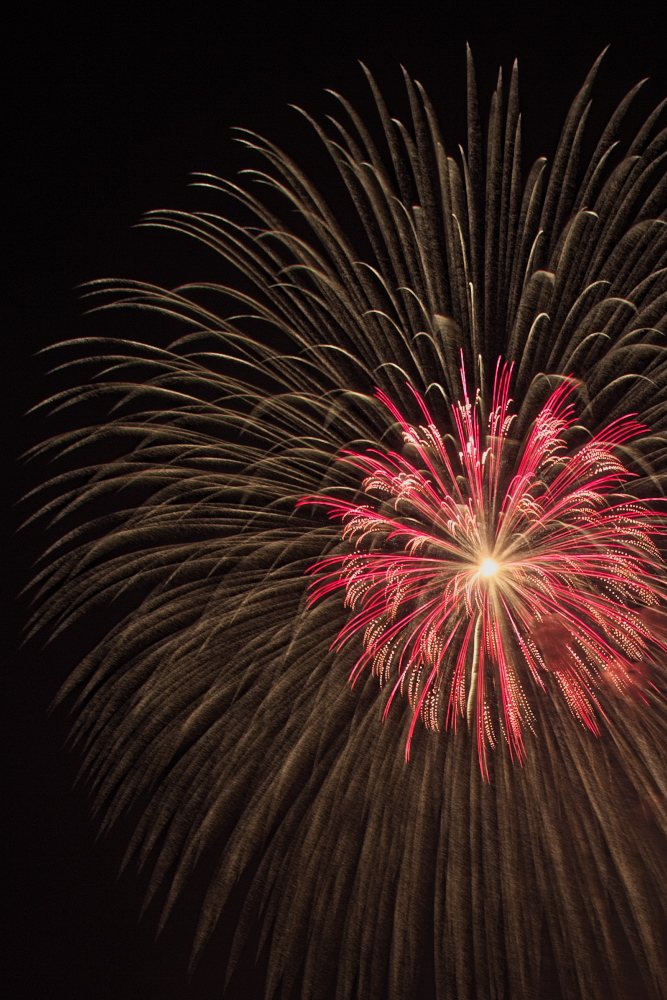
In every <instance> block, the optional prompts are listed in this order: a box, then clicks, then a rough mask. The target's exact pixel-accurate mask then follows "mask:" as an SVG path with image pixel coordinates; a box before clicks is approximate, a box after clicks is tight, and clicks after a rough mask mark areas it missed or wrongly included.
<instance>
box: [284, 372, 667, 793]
mask: <svg viewBox="0 0 667 1000" xmlns="http://www.w3.org/2000/svg"><path fill="white" fill-rule="evenodd" d="M461 379H462V384H463V401H462V402H460V403H458V404H457V405H455V406H454V407H452V411H451V413H452V425H453V427H452V429H453V431H454V433H453V434H448V435H444V434H442V433H441V432H440V431H439V430H438V427H437V426H436V422H435V420H434V418H433V416H432V414H431V413H430V412H429V409H428V408H427V406H426V404H425V403H424V400H423V399H422V397H421V396H420V395H419V394H418V393H417V392H415V398H416V399H417V402H418V403H419V406H420V409H421V411H422V413H423V416H424V418H425V420H426V426H420V427H412V426H411V425H410V424H408V423H407V422H406V420H405V418H404V417H403V416H402V415H401V413H400V412H399V410H398V409H397V408H396V407H395V406H394V405H393V404H392V403H391V401H390V400H389V399H388V398H387V397H386V395H385V394H384V393H383V392H381V391H378V394H377V395H378V398H379V399H380V400H381V401H382V402H383V403H384V404H385V405H386V407H387V409H388V410H389V412H390V413H391V415H392V417H393V418H394V419H395V420H396V422H397V424H398V425H399V426H400V427H401V431H402V436H403V441H404V449H403V454H398V453H396V452H388V453H386V454H382V453H378V452H376V453H375V454H367V455H358V454H350V455H348V456H346V461H347V462H349V463H350V464H352V465H353V466H354V467H355V468H358V469H360V470H361V471H362V473H363V474H364V475H365V478H364V480H363V483H362V488H363V490H364V491H365V492H366V493H367V494H369V495H370V496H371V497H373V498H374V499H375V503H373V504H363V505H359V504H355V503H350V502H349V501H342V500H340V499H326V498H321V499H320V500H319V502H320V503H321V504H322V505H324V506H325V507H328V508H329V510H330V511H331V516H332V517H334V518H340V519H342V520H343V521H344V522H345V529H344V531H343V538H346V539H349V540H351V541H353V542H354V552H353V553H352V554H350V555H338V556H335V557H333V558H329V559H326V560H324V561H322V562H321V563H319V564H318V565H317V566H316V567H315V569H316V570H318V571H320V572H322V573H323V579H322V580H321V581H320V582H318V584H317V586H316V587H315V590H314V596H313V600H318V599H320V598H322V597H324V596H325V595H327V594H329V593H332V592H335V591H336V590H338V589H340V588H345V591H346V604H347V606H348V607H351V608H352V609H353V610H354V611H355V612H356V614H355V615H354V616H353V617H352V618H351V619H350V621H349V622H348V623H347V624H346V625H345V627H344V628H343V630H342V631H341V634H340V636H339V638H338V639H337V641H336V644H335V648H337V649H338V648H342V647H343V646H344V644H345V643H346V641H348V640H349V639H350V638H351V637H352V636H353V635H355V633H357V632H358V631H362V632H363V636H364V646H365V651H364V653H363V655H362V656H361V657H360V658H359V659H358V661H357V662H356V664H355V666H354V669H353V672H352V678H351V679H352V681H353V682H354V681H355V680H356V679H357V677H358V676H359V673H360V672H361V671H362V670H363V668H364V667H365V666H367V665H368V664H369V663H370V664H371V665H372V669H373V672H374V673H375V674H376V675H377V676H378V677H379V678H380V680H381V682H383V683H385V682H391V683H392V685H393V686H392V690H391V695H390V697H389V699H388V701H387V705H386V708H385V715H386V713H387V712H388V711H389V708H390V706H391V703H392V701H393V699H394V696H395V695H396V693H397V692H398V691H399V690H401V691H407V694H408V698H409V701H410V704H411V706H412V708H413V711H414V715H413V721H412V725H411V727H410V731H409V735H408V740H407V748H406V750H407V756H408V757H409V752H410V744H411V742H412V737H413V733H414V729H415V725H416V723H417V720H418V719H419V717H420V716H421V718H422V719H423V721H424V722H425V724H426V726H427V727H428V728H429V729H433V730H439V729H440V727H441V719H442V716H443V709H442V700H443V695H444V696H445V697H446V701H447V709H446V725H449V724H450V723H452V722H453V725H454V728H455V729H456V724H457V718H458V717H459V716H466V717H467V721H468V723H469V724H470V723H472V721H473V719H474V722H475V727H476V730H477V745H478V748H479V755H480V766H481V769H482V772H483V773H484V774H485V776H487V777H488V769H487V766H486V746H487V744H489V745H491V746H492V747H493V746H495V745H496V735H495V730H494V724H493V721H492V712H491V707H490V705H491V703H495V702H497V703H498V704H499V705H500V706H501V720H500V726H501V729H502V732H503V735H504V736H505V738H506V740H507V742H508V744H509V749H510V752H511V754H512V756H513V757H516V758H517V759H518V760H522V759H523V757H524V754H525V749H524V743H523V739H522V725H523V724H524V723H528V725H530V724H531V719H532V718H533V716H532V713H531V711H530V707H529V701H528V699H527V697H526V690H527V689H528V688H530V687H537V688H539V689H541V690H544V689H545V685H546V682H547V675H549V674H551V675H553V676H554V677H555V679H556V681H557V683H558V685H559V687H560V689H561V691H562V694H563V696H564V698H565V700H566V702H567V704H568V706H569V708H570V710H571V711H572V712H573V714H574V715H575V716H576V717H577V718H578V719H580V720H581V721H582V722H583V723H584V724H585V725H586V726H587V727H588V728H589V729H590V730H592V731H593V732H594V733H596V734H597V733H598V732H599V729H598V724H597V722H596V712H595V709H597V710H598V711H602V708H601V705H600V702H599V700H598V697H597V696H596V689H597V690H599V689H600V688H602V689H604V685H605V682H607V684H611V685H613V686H614V687H615V688H616V689H617V691H618V692H619V693H624V692H625V691H627V689H628V688H630V687H634V686H636V685H637V684H638V666H639V665H640V664H642V663H647V662H653V663H655V662H656V658H657V659H658V660H659V659H660V657H661V655H662V654H664V653H665V652H666V651H667V641H666V639H665V636H664V630H663V631H662V633H661V631H659V630H656V629H654V630H653V631H651V630H650V629H649V627H648V625H647V611H649V609H658V608H660V607H661V606H662V604H663V601H664V594H665V588H664V569H663V562H662V558H661V555H660V553H659V551H658V548H657V546H656V540H657V539H658V537H659V536H660V535H662V534H664V528H663V527H662V526H661V521H660V519H659V518H658V517H657V515H656V513H655V510H654V509H653V508H652V507H651V506H650V505H649V504H648V503H646V502H643V501H638V500H637V498H635V497H631V496H628V495H619V494H620V491H621V490H622V488H623V486H624V484H625V483H626V482H627V481H628V480H629V479H630V478H633V474H632V473H630V472H629V471H628V469H627V468H626V467H625V466H624V464H623V462H622V461H621V460H620V458H619V457H618V456H617V451H618V449H619V447H620V446H622V445H624V444H625V443H626V442H628V441H629V440H631V439H632V438H633V437H637V436H638V435H641V434H642V433H643V432H645V431H646V428H644V427H642V425H641V424H638V423H637V422H636V421H635V420H633V419H632V418H631V417H623V418H620V419H618V420H616V421H613V422H612V423H610V424H608V425H607V426H606V427H605V428H604V429H603V430H601V431H599V432H598V433H597V434H595V435H594V436H593V437H591V439H590V440H588V441H587V442H586V443H585V444H583V445H582V446H581V447H579V448H577V449H576V450H574V451H570V452H568V450H567V443H566V441H565V440H564V435H566V434H567V432H568V431H571V430H572V429H573V426H574V424H575V416H574V405H573V403H572V402H571V396H572V394H573V391H574V389H575V385H574V384H573V382H572V380H568V379H565V380H563V381H562V383H561V385H560V386H559V387H558V388H557V389H556V390H555V391H554V392H553V393H552V395H551V396H550V397H549V399H548V400H547V402H546V404H545V405H544V407H543V408H542V410H541V411H540V412H539V414H538V415H537V417H536V419H535V421H534V424H533V426H532V428H531V429H530V431H529V432H528V433H527V434H526V435H525V436H524V438H523V440H522V441H517V440H516V439H514V438H513V437H512V433H511V431H512V423H513V420H514V418H513V415H512V414H511V409H510V404H511V400H510V398H509V391H510V381H511V366H508V365H505V366H503V367H502V368H501V366H500V362H499V363H498V367H497V371H496V378H495V381H494V386H493V395H492V400H491V406H490V412H489V413H488V416H487V419H486V421H485V420H484V414H483V406H482V400H481V397H480V395H479V394H478V395H477V397H476V398H475V399H474V401H473V402H471V400H470V397H469V394H468V387H467V380H466V375H465V370H464V369H463V368H462V369H461ZM485 424H486V427H485V426H484V425H485ZM304 502H306V501H304ZM655 617H657V619H658V621H659V620H660V612H659V611H657V612H656V615H655V616H654V618H655Z"/></svg>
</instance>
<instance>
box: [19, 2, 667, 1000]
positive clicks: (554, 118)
mask: <svg viewBox="0 0 667 1000" xmlns="http://www.w3.org/2000/svg"><path fill="white" fill-rule="evenodd" d="M362 6H363V5H362ZM404 6H405V15H404V16H403V17H401V18H398V17H396V18H393V19H391V18H386V17H380V16H378V18H377V19H376V18H374V17H371V16H367V17H363V16H361V15H359V16H358V17H357V18H356V19H355V18H353V19H351V20H349V21H344V20H343V19H342V18H339V19H336V18H335V17H333V16H331V17H329V16H327V17H326V18H324V19H322V20H320V21H318V20H316V19H315V18H314V17H313V16H310V17H307V18H306V20H305V21H302V20H300V19H299V20H297V19H295V18H293V17H285V18H282V19H281V18H280V17H279V16H278V15H277V14H276V13H273V14H272V15H271V16H270V17H269V19H268V20H265V19H264V18H263V17H262V16H261V8H252V6H251V7H250V8H249V9H250V10H251V11H253V12H252V13H251V14H247V15H246V16H243V17H242V16H233V17H229V18H222V17H217V18H216V17H211V18H207V17H205V16H199V17H189V16H187V15H186V14H184V15H183V17H182V18H181V19H179V18H175V17H166V18H164V19H161V18H160V19H158V18H155V19H148V18H145V19H140V18H134V17H129V18H123V19H121V18H118V19H113V18H110V19H109V20H104V19H99V20H96V21H95V22H94V23H86V22H85V21H84V22H79V21H76V22H75V21H73V20H72V21H70V22H63V21H62V20H61V19H56V18H53V19H52V20H50V21H48V20H47V21H40V23H39V24H38V23H37V21H36V19H35V20H34V21H29V20H27V19H26V20H25V21H24V23H23V27H22V30H20V31H18V32H16V31H15V34H14V36H13V37H12V38H11V39H10V44H9V61H10V64H11V73H10V81H9V90H10V96H9V101H8V102H7V106H8V110H9V123H7V120H6V119H5V121H4V122H3V132H4V133H5V134H6V132H7V131H8V130H9V133H10V144H9V145H5V164H6V165H7V167H8V170H7V180H6V182H5V183H6V191H7V193H8V196H9V202H10V226H9V228H10V235H9V240H8V246H9V261H8V262H7V263H6V265H5V267H6V270H5V282H4V283H3V284H4V290H5V294H6V296H7V301H6V303H5V307H4V310H3V316H4V323H3V346H4V351H5V355H6V358H5V364H4V392H3V395H2V400H3V404H4V407H5V414H6V416H7V419H8V426H9V434H8V440H9V446H10V452H11V453H12V454H11V455H10V458H9V460H8V462H7V464H6V465H5V469H6V471H5V476H4V479H5V482H6V483H8V485H9V486H10V491H11V501H12V502H14V501H15V500H16V499H17V498H18V496H20V495H21V494H22V493H23V492H25V491H26V489H28V488H31V487H32V486H34V485H35V484H36V483H38V482H39V481H40V478H42V477H45V476H46V475H47V473H46V472H45V470H44V466H43V465H41V466H40V465H39V463H35V464H34V465H33V466H32V467H26V466H25V464H22V465H20V466H18V471H16V472H15V471H14V469H15V468H17V467H16V466H15V465H14V464H13V463H14V461H15V456H16V455H18V454H20V453H21V452H22V451H23V450H24V449H25V448H26V447H28V446H30V445H31V444H34V443H36V442H37V441H39V440H40V439H41V438H43V437H46V436H48V435H49V434H50V433H53V430H54V429H55V425H53V426H50V425H49V424H48V422H47V421H45V419H44V418H43V417H40V416H37V417H35V416H33V417H29V418H24V416H23V414H24V413H25V411H26V410H27V409H28V407H30V406H32V405H34V404H35V403H37V402H38V401H39V400H40V399H41V398H43V397H44V396H45V395H47V394H49V393H50V392H53V391H56V389H57V388H58V387H59V385H61V383H58V381H57V379H54V378H53V377H51V378H47V377H46V375H45V372H46V369H47V367H48V365H47V363H46V362H45V360H44V359H43V358H36V357H35V356H34V354H35V352H36V351H37V350H39V349H40V348H41V347H44V346H45V345H47V344H49V343H53V342H55V341H59V340H62V339H65V338H69V337H75V336H84V335H87V334H91V333H94V332H95V331H96V330H97V329H98V327H96V321H95V320H94V319H92V318H90V319H89V318H84V316H83V312H84V307H83V306H82V304H81V302H80V301H79V298H78V293H77V291H76V286H78V285H79V284H81V283H82V282H84V281H86V280H89V279H93V278H97V277H111V276H119V277H131V278H138V279H143V280H146V281H154V282H156V283H158V284H164V285H173V284H176V283H180V282H183V281H187V280H189V279H194V278H199V277H202V276H209V277H211V278H214V277H216V273H217V272H216V267H217V265H216V262H215V260H214V259H212V257H211V256H210V254H205V253H203V252H202V250H200V249H198V248H196V247H194V245H192V244H190V243H188V242H187V241H186V240H185V238H184V237H176V236H175V235H174V234H160V233H158V232H156V231H155V230H147V229H132V226H133V224H134V223H136V222H137V221H138V220H139V219H140V217H141V216H142V213H143V212H145V211H147V210H149V209H151V208H162V207H174V208H184V209H185V208H195V207H199V206H204V205H210V202H208V201H206V197H205V195H203V194H202V193H200V192H197V191H196V189H195V190H193V189H189V188H188V186H187V185H188V179H189V174H190V173H191V172H192V171H194V170H202V171H207V170H208V171H211V172H214V173H216V172H217V173H220V174H222V175H226V176H232V175H234V174H235V173H236V172H237V171H238V170H239V169H241V168H242V167H244V166H246V165H252V166H257V165H258V163H257V160H256V159H253V158H250V157H249V156H248V154H247V153H246V152H244V150H243V149H242V148H241V147H239V146H238V144H235V143H234V142H233V141H232V133H231V128H232V126H237V125H239V126H245V127H247V128H249V129H253V130H256V131H257V132H259V133H261V134H263V135H266V136H267V137H268V138H270V139H272V140H274V141H276V142H277V144H278V145H280V146H281V147H283V148H285V149H286V150H288V151H289V152H290V153H291V154H292V155H293V156H294V157H295V159H296V160H297V161H298V162H299V163H301V164H302V165H304V166H306V167H307V168H308V169H310V170H311V171H312V176H313V179H314V180H315V181H316V183H319V184H321V185H322V186H323V187H326V184H327V178H329V177H330V176H331V174H330V173H329V172H328V169H327V164H326V159H325V158H323V156H322V153H321V151H320V150H319V149H318V146H317V140H316V139H315V138H314V136H313V134H312V132H311V131H310V130H309V126H308V125H307V123H306V122H305V121H304V119H303V118H302V117H301V116H300V115H298V114H297V113H296V112H295V111H294V110H292V109H290V108H289V107H288V104H290V103H294V104H297V105H300V106H301V107H303V108H305V109H306V110H308V111H309V112H311V113H313V114H314V115H315V117H318V118H320V119H322V118H323V117H324V116H325V115H326V114H327V113H329V112H332V113H336V105H335V102H334V101H333V99H332V98H331V97H330V96H329V95H326V94H325V93H324V92H323V91H324V88H326V87H331V88H332V89H334V90H337V91H339V92H341V93H343V94H344V95H345V96H346V97H348V98H349V99H350V100H351V101H352V103H353V104H354V106H355V107H356V108H357V109H358V110H360V111H362V112H363V113H364V115H365V116H367V117H369V118H370V117H372V114H373V109H372V102H371V99H370V94H369V92H368V89H367V86H366V83H365V79H364V76H363V73H362V72H361V70H360V68H359V67H358V65H357V60H359V59H361V60H363V61H364V62H365V63H366V64H367V65H368V66H369V67H370V69H371V70H372V72H373V73H374V75H375V77H376V80H377V81H378V83H379V85H380V87H381V89H382V91H383V93H384V95H385V98H386V99H387V101H388V104H389V106H390V109H391V110H392V111H393V112H394V114H396V116H397V117H401V116H402V115H403V114H404V113H405V111H406V104H407V101H406V98H405V94H404V90H403V86H402V79H401V74H400V70H399V64H400V63H403V64H404V65H405V66H406V68H407V69H408V71H409V72H410V73H411V74H412V75H413V76H415V77H416V78H417V79H418V80H420V81H421V82H422V83H423V84H424V86H425V88H426V90H427V92H428V93H429V95H430V97H431V100H432V101H433V103H434V105H435V107H436V110H437V111H438V113H439V115H440V118H441V122H442V125H443V128H444V133H445V139H446V141H447V142H448V143H449V145H450V147H454V148H455V146H456V144H457V143H458V142H459V141H460V142H464V141H465V134H464V108H465V42H466V40H468V41H469V42H470V44H471V46H472V49H473V55H474V58H475V61H476V65H477V70H478V84H479V92H480V100H481V103H482V107H483V108H486V107H488V104H487V101H488V97H489V96H490V92H491V89H492V87H493V86H494V84H495V78H496V75H497V70H498V66H499V65H500V64H502V66H503V69H504V71H505V72H507V73H509V71H510V70H511V66H512V61H513V58H514V57H515V56H518V59H519V69H520V81H521V91H522V99H521V104H522V111H523V116H524V118H523V120H524V136H525V149H524V152H525V163H524V166H525V167H527V166H529V165H530V163H531V162H532V161H533V159H535V158H536V157H537V156H539V155H542V154H544V155H546V156H548V157H550V156H551V154H552V152H553V149H554V146H555V143H556V141H557V138H558V132H559V129H560V125H561V123H562V120H563V117H564V114H565V112H566V110H567V108H568V107H569V104H570V102H571V100H572V99H573V97H574V95H575V93H576V91H577V89H578V88H579V86H580V84H581V83H582V82H583V79H584V76H585V74H586V72H587V70H588V69H589V68H590V65H591V64H592V62H593V61H594V59H595V57H596V56H597V55H598V53H599V52H600V51H601V49H602V48H604V46H605V45H606V44H608V43H609V42H611V45H612V47H611V50H610V52H609V53H608V54H607V57H606V59H605V61H604V63H603V67H602V69H601V72H600V75H599V77H598V82H597V84H596V89H595V92H594V109H593V113H592V116H591V126H592V127H591V130H590V131H591V132H592V133H595V132H596V126H597V127H599V123H600V122H601V121H602V120H603V118H605V116H606V117H608V116H609V114H610V113H611V111H612V110H613V109H614V108H615V106H616V104H617V103H618V101H619V100H620V99H621V97H622V96H623V95H624V94H625V93H626V92H627V91H628V90H629V89H630V87H631V86H632V85H633V84H634V83H635V82H637V81H638V80H639V79H641V78H643V77H645V76H649V77H650V78H651V81H650V83H649V85H648V86H647V88H646V91H647V93H646V94H645V95H644V96H643V97H642V98H641V100H640V101H639V109H640V111H645V112H648V110H649V109H650V108H652V107H653V106H655V104H656V103H657V101H658V100H659V99H660V98H661V97H662V96H663V94H664V93H665V92H666V91H667V61H666V60H665V38H666V37H667V36H666V33H665V29H666V28H667V19H665V18H663V20H662V21H657V20H653V21H651V20H649V19H648V18H645V17H644V18H642V17H635V16H633V17H628V18H627V19H626V20H622V21H619V20H617V19H612V18H608V17H600V18H597V19H592V18H590V19H586V18H584V19H583V20H582V19H578V18H577V19H575V18H572V19H570V18H569V17H567V16H564V17H553V18H540V17H532V18H530V17H529V18H519V17H503V18H490V19H488V18H481V17H479V18H478V17H444V16H442V17H434V16H432V15H430V14H427V13H424V9H425V8H424V5H420V4H406V5H404ZM332 8H333V5H327V9H332ZM184 9H187V8H184ZM378 9H379V8H378ZM633 120H634V121H636V119H633ZM320 174H321V176H320ZM339 197H340V196H339V194H338V193H334V196H333V198H332V201H333V203H334V205H337V204H338V202H337V200H336V199H337V198H339ZM340 204H341V205H342V206H344V202H343V199H342V198H341V200H340ZM343 210H344V211H347V209H345V208H343ZM30 509H31V508H30ZM28 510H29V505H28V507H26V509H25V513H26V514H27V513H28ZM5 520H6V522H8V521H10V522H11V527H12V529H13V528H14V527H15V526H16V525H17V524H18V523H19V521H20V520H21V516H20V515H19V513H17V511H16V508H12V513H11V514H10V516H9V518H6V519H5ZM9 545H10V550H9V557H8V559H6V560H5V569H4V573H3V579H4V582H5V584H6V593H5V597H4V602H3V607H4V609H5V621H6V624H7V625H8V626H9V631H10V635H9V640H10V643H11V644H12V645H11V648H10V655H9V656H8V658H7V660H6V665H5V676H6V677H7V676H8V677H9V691H8V692H7V691H6V692H5V697H4V698H3V702H4V704H5V706H6V707H7V721H6V722H5V727H4V731H5V734H6V736H7V742H8V746H9V753H8V755H7V759H8V760H9V762H10V784H9V790H8V792H7V794H6V796H5V801H6V802H7V800H9V806H8V808H7V815H8V828H9V844H10V852H9V853H10V857H11V867H10V889H9V892H8V893H7V898H8V899H9V918H8V925H7V926H8V932H6V933H5V945H6V947H7V952H8V955H9V958H10V963H11V966H12V968H11V970H10V975H9V982H10V985H9V988H8V990H7V993H6V995H7V996H12V997H14V996H21V997H26V998H34V1000H42V998H43V1000H47V998H48V1000H59V998H60V997H68V998H69V1000H78V998H94V1000H146V998H153V997H155V998H159V1000H177V998H178V1000H181V998H183V1000H185V998H188V1000H204V998H209V997H211V998H212V997H217V996H219V995H220V994H221V983H222V981H223V973H222V971H221V970H222V964H223V963H222V957H221V956H224V952H225V947H226V943H227V942H228V934H227V930H228V928H229V927H230V926H231V925H233V920H234V913H233V912H231V913H230V914H229V916H228V918H227V921H226V923H225V924H223V926H222V927H221V928H220V931H219V933H218V935H217V937H216V939H215V941H214V943H213V946H212V947H211V949H210V950H209V955H208V957H207V958H206V959H205V960H204V962H203V963H202V966H201V967H200V969H199V970H198V971H197V972H195V974H194V976H193V977H192V978H188V975H187V963H188V953H189V948H190V942H191V935H192V932H193V929H194V920H195V917H196V910H197V901H198V899H199V898H200V897H199V890H200V888H201V887H198V886H197V885H193V886H192V887H191V891H190V892H189V894H188V895H187V896H186V897H185V898H184V900H183V903H182V905H181V906H180V908H178V909H177V911H176V913H175V915H174V917H173V918H172V920H171V921H170V922H169V924H168V925H167V928H166V930H165V932H164V933H163V935H162V936H161V937H160V938H159V939H158V940H157V943H156V942H155V928H156V924H157V912H156V910H155V909H154V908H153V909H150V910H149V911H148V913H147V914H146V915H145V916H144V917H143V918H142V919H141V921H140V920H139V910H140V907H141V901H142V896H143V888H144V884H145V882H144V880H143V879H142V877H141V875H137V873H136V870H134V869H133V868H132V867H131V866H130V867H129V869H128V870H127V871H126V872H125V873H124V874H123V875H122V876H121V877H120V878H118V877H117V874H118V870H119V866H120V862H121V859H122V856H123V851H124V847H125V844H126V842H127V838H128V831H129V829H131V827H129V826H126V827H125V828H123V825H122V824H121V825H120V826H119V828H118V829H117V830H115V831H114V832H112V834H111V835H109V836H108V837H107V838H106V839H105V840H96V832H97V821H96V820H95V819H94V818H93V817H92V816H91V809H90V801H89V798H88V795H87V792H86V787H85V782H81V783H80V784H78V785H77V786H76V788H75V787H74V782H75V779H76V774H77V766H78V764H77V754H76V752H71V751H69V750H68V749H67V748H66V747H65V745H64V744H65V740H66V734H67V731H68V718H67V711H66V709H63V708H60V709H58V710H56V711H55V712H53V713H52V714H51V715H48V714H47V712H48V707H49V704H50V702H51V700H52V698H53V696H54V694H55V692H56V691H57V689H58V687H59V685H60V683H61V682H62V681H63V679H64V678H65V677H66V675H67V673H68V671H69V670H70V669H71V668H72V667H73V666H74V665H75V664H76V662H77V660H78V658H79V657H80V656H81V655H82V654H83V653H84V652H85V651H86V650H87V648H88V646H89V643H90V636H91V635H92V634H94V632H95V626H96V623H95V622H92V623H89V624H88V625H86V626H82V627H80V628H77V629H74V630H73V632H72V634H71V635H69V636H66V637H63V638H60V639H58V640H57V641H56V642H55V643H54V644H53V645H52V646H50V647H48V648H47V649H45V650H44V649H42V648H41V647H40V645H39V644H38V643H32V644H30V645H29V646H27V647H24V648H22V649H20V650H19V649H18V646H19V631H20V626H21V623H22V622H23V621H25V618H26V615H27V609H26V602H25V600H23V599H19V600H18V601H17V599H16V591H17V590H18V589H19V587H20V586H23V585H25V583H26V582H27V581H28V579H29V577H30V573H31V568H30V567H31V564H32V562H33V561H34V559H35V558H36V556H37V554H38V553H39V551H40V548H41V547H42V545H43V540H42V538H41V536H40V534H39V532H38V531H33V532H32V533H31V532H27V533H26V532H23V533H21V535H19V536H18V537H17V536H15V535H14V534H11V535H10V542H9ZM261 979H262V971H261V962H260V965H259V967H258V968H257V969H253V966H252V963H251V961H250V959H249V958H247V960H246V962H245V964H244V965H242V967H241V969H240V970H239V972H238V973H237V975H236V976H235V978H234V979H233V980H232V984H231V986H230V992H229V996H230V997H245V998H249V1000H250V998H252V997H253V996H255V995H257V996H259V995H260V993H259V987H260V985H261Z"/></svg>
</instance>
